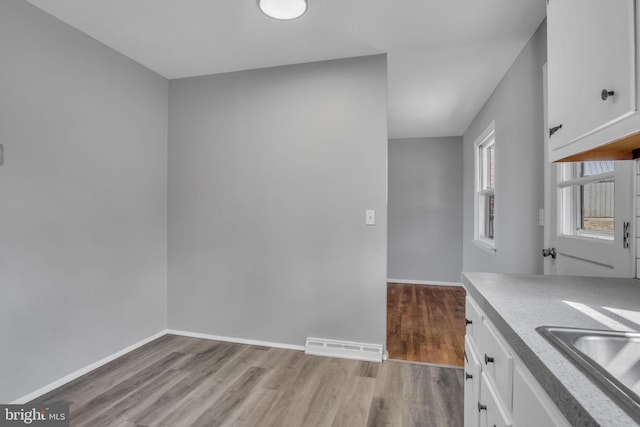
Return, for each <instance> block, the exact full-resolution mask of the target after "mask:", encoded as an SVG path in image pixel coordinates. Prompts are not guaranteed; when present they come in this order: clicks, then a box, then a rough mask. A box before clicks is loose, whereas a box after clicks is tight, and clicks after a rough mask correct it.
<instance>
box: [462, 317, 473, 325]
mask: <svg viewBox="0 0 640 427" xmlns="http://www.w3.org/2000/svg"><path fill="white" fill-rule="evenodd" d="M472 323H473V321H471V320H469V319H467V318H465V319H464V324H465V325H470V324H472Z"/></svg>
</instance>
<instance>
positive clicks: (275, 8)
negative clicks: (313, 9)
mask: <svg viewBox="0 0 640 427" xmlns="http://www.w3.org/2000/svg"><path fill="white" fill-rule="evenodd" d="M258 6H259V7H260V10H261V11H262V12H263V13H264V14H265V15H267V16H269V17H271V18H274V19H281V20H284V21H288V20H290V19H296V18H299V17H301V16H302V15H304V13H305V12H306V11H307V0H258Z"/></svg>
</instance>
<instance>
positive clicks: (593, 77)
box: [547, 0, 636, 151]
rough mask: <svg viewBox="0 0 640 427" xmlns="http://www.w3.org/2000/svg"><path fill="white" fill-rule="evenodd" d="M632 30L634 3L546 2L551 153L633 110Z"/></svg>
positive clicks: (619, 0)
mask: <svg viewBox="0 0 640 427" xmlns="http://www.w3.org/2000/svg"><path fill="white" fill-rule="evenodd" d="M634 28H635V1H634V0H615V1H612V0H549V1H548V5H547V31H548V33H547V34H548V52H547V55H548V73H549V74H548V102H549V127H550V128H554V127H557V126H560V125H561V126H562V127H561V128H560V129H558V130H557V131H556V132H555V133H554V134H553V136H551V138H550V139H549V143H550V148H551V150H552V151H553V150H557V149H559V148H561V147H564V146H567V145H568V144H571V143H573V142H575V141H577V140H580V139H581V138H583V137H585V136H586V135H589V134H592V133H594V132H596V131H598V130H600V129H602V128H605V127H607V126H609V125H611V124H612V123H615V122H616V121H618V120H620V119H622V118H624V117H627V116H629V115H630V114H632V113H633V112H634V111H635V109H636V88H635V81H636V75H635V73H636V70H635V68H636V64H635V49H636V47H635V30H634Z"/></svg>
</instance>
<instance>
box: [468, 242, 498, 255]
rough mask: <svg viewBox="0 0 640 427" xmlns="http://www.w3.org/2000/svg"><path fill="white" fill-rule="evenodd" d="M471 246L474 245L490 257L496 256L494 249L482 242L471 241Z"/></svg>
mask: <svg viewBox="0 0 640 427" xmlns="http://www.w3.org/2000/svg"><path fill="white" fill-rule="evenodd" d="M472 242H473V244H474V245H476V246H477V247H478V248H480V249H482V250H483V251H485V252H488V253H490V254H491V255H495V254H496V251H497V249H496V247H495V246H492V245H489V244H487V243H485V242H483V241H482V240H472Z"/></svg>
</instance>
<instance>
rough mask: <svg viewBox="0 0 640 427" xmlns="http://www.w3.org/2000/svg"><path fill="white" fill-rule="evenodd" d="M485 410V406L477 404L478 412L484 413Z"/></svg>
mask: <svg viewBox="0 0 640 427" xmlns="http://www.w3.org/2000/svg"><path fill="white" fill-rule="evenodd" d="M486 410H487V405H483V404H482V403H480V402H478V412H481V411H486Z"/></svg>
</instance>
